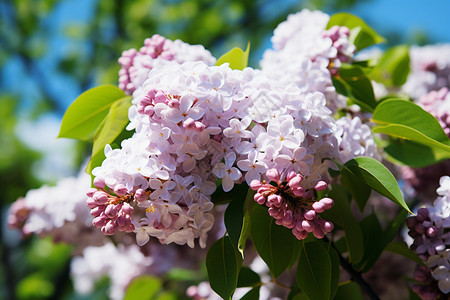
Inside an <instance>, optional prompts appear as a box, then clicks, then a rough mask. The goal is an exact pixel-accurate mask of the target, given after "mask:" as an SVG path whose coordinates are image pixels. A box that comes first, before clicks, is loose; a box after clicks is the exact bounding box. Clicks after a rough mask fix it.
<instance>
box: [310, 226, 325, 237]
mask: <svg viewBox="0 0 450 300" xmlns="http://www.w3.org/2000/svg"><path fill="white" fill-rule="evenodd" d="M312 233H313V234H314V236H315V237H316V238H318V239H323V237H324V236H325V234H324V233H323V231H322V228H320V227H314V229H313V231H312Z"/></svg>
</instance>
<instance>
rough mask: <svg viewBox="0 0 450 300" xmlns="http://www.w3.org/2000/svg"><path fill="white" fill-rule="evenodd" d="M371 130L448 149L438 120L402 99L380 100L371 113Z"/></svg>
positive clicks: (449, 149) (447, 140) (447, 142)
mask: <svg viewBox="0 0 450 300" xmlns="http://www.w3.org/2000/svg"><path fill="white" fill-rule="evenodd" d="M373 121H374V122H375V123H377V124H378V126H377V127H375V128H373V129H372V131H373V132H376V133H386V134H389V135H391V136H393V137H397V138H403V139H406V140H411V141H414V142H417V143H420V144H424V145H427V146H429V147H433V148H440V149H442V150H444V151H450V146H449V139H448V137H447V135H446V134H445V132H444V130H443V129H442V127H441V125H440V124H439V122H438V120H437V119H436V118H435V117H434V116H432V115H431V114H430V113H428V112H426V111H425V110H423V109H422V108H421V107H420V106H418V105H416V104H414V103H412V102H409V101H407V100H402V99H389V100H385V101H383V102H381V103H380V104H379V105H378V106H377V108H376V109H375V111H374V113H373Z"/></svg>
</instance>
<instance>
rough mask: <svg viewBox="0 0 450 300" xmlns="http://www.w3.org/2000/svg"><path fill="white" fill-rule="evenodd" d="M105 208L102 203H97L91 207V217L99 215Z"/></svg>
mask: <svg viewBox="0 0 450 300" xmlns="http://www.w3.org/2000/svg"><path fill="white" fill-rule="evenodd" d="M105 208H106V206H104V205H99V206H97V207H94V208H93V209H91V216H93V217H97V216H99V215H100V214H101V213H102V212H103V211H104V210H105Z"/></svg>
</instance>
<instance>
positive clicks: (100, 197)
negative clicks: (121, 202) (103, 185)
mask: <svg viewBox="0 0 450 300" xmlns="http://www.w3.org/2000/svg"><path fill="white" fill-rule="evenodd" d="M92 198H93V199H94V201H95V203H96V204H97V205H105V204H106V203H108V202H109V197H108V194H107V193H105V192H103V191H97V192H95V193H94V196H93V197H92Z"/></svg>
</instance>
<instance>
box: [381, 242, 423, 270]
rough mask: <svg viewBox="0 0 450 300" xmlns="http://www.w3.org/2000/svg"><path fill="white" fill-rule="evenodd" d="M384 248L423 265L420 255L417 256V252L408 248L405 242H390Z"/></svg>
mask: <svg viewBox="0 0 450 300" xmlns="http://www.w3.org/2000/svg"><path fill="white" fill-rule="evenodd" d="M384 250H386V251H389V252H392V253H396V254H399V255H402V256H404V257H406V258H409V259H411V260H412V261H415V262H416V263H418V264H419V265H423V266H424V265H425V263H424V262H423V260H422V259H420V257H419V256H417V254H416V253H414V252H413V251H412V250H411V249H409V247H408V245H406V243H405V242H391V243H389V244H388V245H387V246H386V247H385V248H384Z"/></svg>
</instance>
